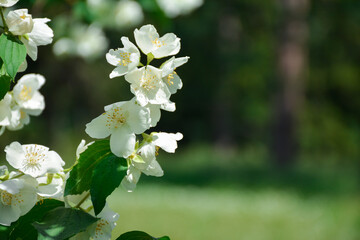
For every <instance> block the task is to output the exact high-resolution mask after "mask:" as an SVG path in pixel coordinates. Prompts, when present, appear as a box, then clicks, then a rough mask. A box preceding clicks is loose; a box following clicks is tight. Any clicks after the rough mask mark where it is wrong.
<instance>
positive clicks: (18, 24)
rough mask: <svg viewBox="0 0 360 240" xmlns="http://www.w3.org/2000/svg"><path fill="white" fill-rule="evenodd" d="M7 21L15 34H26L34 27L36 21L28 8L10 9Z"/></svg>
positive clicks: (10, 29)
mask: <svg viewBox="0 0 360 240" xmlns="http://www.w3.org/2000/svg"><path fill="white" fill-rule="evenodd" d="M6 23H7V25H8V27H9V31H10V32H11V33H12V34H14V35H18V36H21V35H24V34H27V33H30V32H31V31H32V29H33V26H34V22H33V19H32V17H31V15H30V14H28V10H27V9H18V10H15V11H10V12H9V14H8V15H7V17H6Z"/></svg>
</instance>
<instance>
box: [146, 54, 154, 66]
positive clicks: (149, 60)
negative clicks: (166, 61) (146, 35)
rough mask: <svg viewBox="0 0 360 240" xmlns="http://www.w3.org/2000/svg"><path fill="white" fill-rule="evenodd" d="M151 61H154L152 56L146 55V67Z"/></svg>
mask: <svg viewBox="0 0 360 240" xmlns="http://www.w3.org/2000/svg"><path fill="white" fill-rule="evenodd" d="M153 59H154V55H153V54H152V53H149V54H148V55H147V64H146V65H149V64H150V62H151V61H152V60H153Z"/></svg>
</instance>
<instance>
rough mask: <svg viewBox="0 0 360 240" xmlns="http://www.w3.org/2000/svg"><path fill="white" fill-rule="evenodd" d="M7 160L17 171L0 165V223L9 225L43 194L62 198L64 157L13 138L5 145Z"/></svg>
mask: <svg viewBox="0 0 360 240" xmlns="http://www.w3.org/2000/svg"><path fill="white" fill-rule="evenodd" d="M5 152H6V160H7V161H8V163H9V164H10V165H11V166H12V167H13V168H15V169H17V171H13V172H10V173H9V171H8V170H7V167H6V166H1V167H0V180H1V181H0V224H2V225H5V226H9V225H10V224H11V223H12V222H14V221H16V220H17V219H18V218H19V217H20V216H22V215H24V214H26V213H27V212H29V211H30V209H31V208H32V207H33V206H34V205H35V204H36V202H37V201H39V200H41V199H44V198H53V199H62V195H63V185H64V181H65V174H64V172H63V166H64V164H65V163H64V161H63V160H62V159H61V157H60V156H59V155H58V154H57V153H56V152H54V151H50V150H49V148H47V147H45V146H42V145H37V144H25V145H21V144H20V143H18V142H13V143H11V144H10V145H9V146H7V147H6V148H5Z"/></svg>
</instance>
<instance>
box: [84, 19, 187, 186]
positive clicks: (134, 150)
mask: <svg viewBox="0 0 360 240" xmlns="http://www.w3.org/2000/svg"><path fill="white" fill-rule="evenodd" d="M134 36H135V41H136V44H137V46H138V47H139V48H140V50H141V52H142V53H144V54H145V55H147V60H148V61H147V64H146V65H145V66H144V65H143V64H142V63H141V62H140V58H141V54H140V50H139V49H138V47H137V46H136V45H135V44H133V43H132V42H130V40H129V39H128V38H127V37H122V38H121V42H122V44H123V47H122V48H118V49H111V50H110V51H109V52H108V53H107V54H106V59H107V61H108V63H110V64H111V65H113V66H115V69H114V70H113V71H112V72H111V73H110V78H115V77H119V76H124V77H125V80H126V81H127V82H129V83H130V90H131V92H132V93H133V94H134V95H135V96H134V98H133V99H131V100H129V101H122V102H117V103H114V104H111V105H108V106H105V112H104V113H103V114H101V115H100V116H98V117H97V118H95V119H93V120H92V121H91V122H90V123H88V124H87V125H86V130H85V131H86V133H87V134H88V135H89V136H90V137H92V138H97V139H102V138H106V137H108V136H110V148H111V151H112V153H114V154H115V155H116V156H118V157H123V158H126V159H127V162H128V171H127V175H126V176H125V178H124V179H123V181H122V186H123V187H125V189H127V190H128V191H132V190H133V189H134V188H135V186H136V183H137V182H138V180H139V178H140V175H141V173H144V174H146V175H151V176H162V175H163V170H162V169H161V167H160V165H159V163H158V162H157V161H156V156H157V155H158V150H159V148H161V149H163V150H165V151H167V152H175V149H176V148H177V143H176V141H179V140H181V139H182V134H181V133H176V134H171V133H162V132H161V133H155V132H153V133H151V134H150V135H148V134H145V133H144V132H145V131H146V130H148V129H149V128H150V127H154V126H156V124H157V122H158V121H159V120H160V115H161V111H160V109H162V110H165V111H175V104H174V103H172V102H171V101H170V96H171V95H172V94H174V93H176V91H177V90H178V89H180V88H181V87H182V81H181V79H180V77H179V76H178V75H177V73H176V72H175V69H176V68H177V67H179V66H181V65H183V64H185V63H186V62H187V61H188V59H189V58H188V57H181V58H175V57H171V58H170V59H168V60H167V61H165V62H164V63H163V64H162V65H161V66H160V68H157V67H154V66H152V65H149V64H150V62H151V61H152V60H153V59H154V58H156V59H160V58H164V57H169V56H173V55H176V54H177V53H178V52H179V51H180V39H179V38H178V37H177V36H176V35H175V34H173V33H167V34H165V35H164V36H162V37H160V36H159V34H158V33H157V31H156V29H155V27H154V26H152V25H145V26H142V27H141V28H140V29H135V31H134ZM139 134H142V135H141V136H142V140H141V141H139V140H137V138H136V135H139Z"/></svg>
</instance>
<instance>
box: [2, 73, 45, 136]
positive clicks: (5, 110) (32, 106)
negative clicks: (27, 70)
mask: <svg viewBox="0 0 360 240" xmlns="http://www.w3.org/2000/svg"><path fill="white" fill-rule="evenodd" d="M44 83H45V78H44V77H43V76H42V75H40V74H27V75H24V76H23V77H22V78H20V79H19V81H18V82H17V83H16V85H15V86H14V88H13V90H12V91H10V92H8V93H7V94H6V95H5V97H4V99H3V100H1V101H0V127H1V128H0V135H1V134H2V133H3V132H4V130H5V128H7V129H9V130H19V129H21V128H22V127H23V126H24V125H26V124H28V123H29V122H30V117H29V115H32V116H38V115H40V114H41V113H42V111H43V110H44V108H45V101H44V97H43V96H42V95H41V93H40V92H39V89H40V88H41V86H42V85H44Z"/></svg>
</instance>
